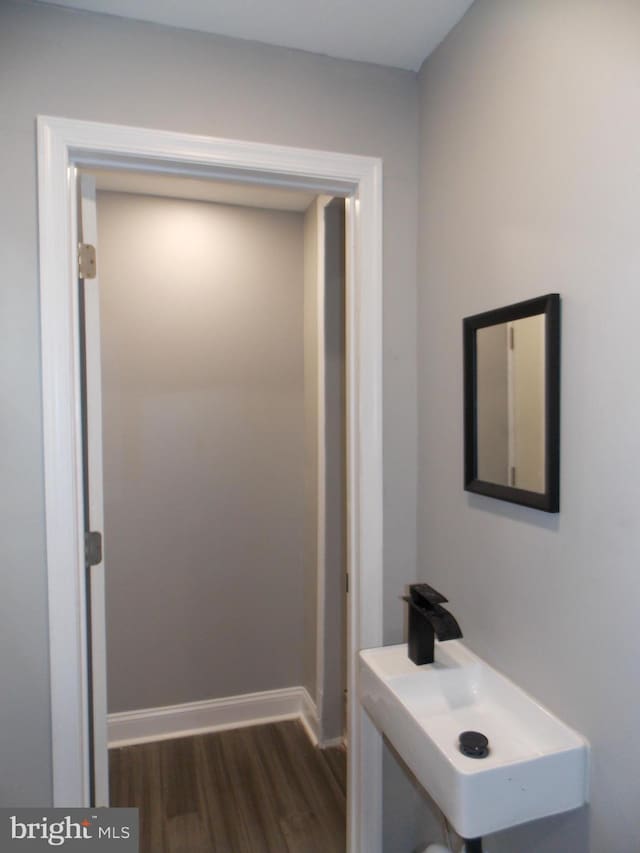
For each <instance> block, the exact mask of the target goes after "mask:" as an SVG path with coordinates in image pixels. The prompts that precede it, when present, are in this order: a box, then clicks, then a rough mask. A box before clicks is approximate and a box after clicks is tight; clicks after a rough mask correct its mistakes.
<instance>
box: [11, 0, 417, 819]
mask: <svg viewBox="0 0 640 853" xmlns="http://www.w3.org/2000/svg"><path fill="white" fill-rule="evenodd" d="M417 103H418V86H417V81H416V77H415V75H413V74H411V73H409V72H402V71H395V70H392V69H387V68H379V67H376V66H371V65H365V64H361V63H352V62H341V61H336V60H332V59H328V58H326V57H321V56H314V55H310V54H306V53H303V52H299V51H290V50H284V49H278V48H270V47H264V46H261V45H257V44H253V43H249V42H240V41H234V40H231V39H224V38H217V37H214V36H209V35H204V34H199V33H194V32H188V31H177V30H171V29H168V28H163V27H159V26H154V25H151V24H144V23H137V22H132V21H125V20H120V19H118V18H115V17H106V16H99V15H92V14H83V13H77V12H71V11H66V10H61V9H57V8H54V7H45V6H37V5H31V4H28V3H12V2H8V0H3V2H2V3H1V4H0V144H1V145H2V151H3V155H4V156H3V158H2V161H1V162H2V165H1V166H0V169H2V174H1V176H0V177H1V180H2V187H3V192H2V196H1V198H0V235H2V236H1V237H0V246H1V253H2V270H3V276H2V291H1V292H2V303H1V306H0V307H1V310H0V387H1V388H2V395H3V400H4V401H5V410H6V412H7V416H6V417H4V418H3V419H2V427H1V429H2V434H1V438H2V441H1V443H0V446H1V447H2V483H3V489H2V512H0V564H1V565H2V567H3V584H4V586H3V595H2V598H1V600H0V626H1V627H0V631H1V632H2V634H1V639H2V642H1V643H0V648H1V649H2V652H1V653H0V654H1V655H2V657H1V660H2V663H1V671H2V685H3V695H4V696H5V697H8V698H6V701H3V702H2V703H0V760H1V763H2V767H3V769H4V772H3V774H2V778H1V779H0V802H2V803H3V804H8V805H10V804H21V805H40V804H46V803H48V802H49V801H50V797H51V771H50V728H49V727H50V722H49V676H48V665H49V662H48V636H47V602H46V567H45V556H44V555H45V550H44V496H43V461H42V414H41V405H40V364H39V359H40V350H39V307H38V261H37V222H36V152H35V123H34V119H35V116H36V115H37V114H38V113H46V114H53V115H60V116H67V117H72V118H82V119H92V120H96V121H106V122H116V123H124V124H132V125H142V126H146V127H159V128H163V129H169V130H177V131H184V132H191V133H204V134H211V135H217V136H225V137H231V138H240V139H249V140H259V141H263V142H272V143H281V144H284V145H298V146H305V147H309V148H320V149H329V150H335V151H344V152H351V153H357V154H368V155H375V156H380V157H382V158H383V160H384V219H385V223H386V224H385V228H384V245H383V251H384V400H383V404H384V437H383V438H384V478H385V479H384V486H385V528H384V538H385V546H384V547H385V552H384V556H385V579H384V580H385V638H386V640H387V641H388V642H390V641H397V640H399V639H400V637H401V633H402V615H401V607H400V603H399V602H398V600H397V596H398V592H399V590H400V588H401V586H402V584H404V583H406V582H408V581H410V580H412V579H413V578H414V577H415V541H416V536H415V524H416V515H415V499H416V466H415V459H416V359H415V349H416V334H415V327H416V318H415V286H416V250H415V246H416V221H417V198H418V188H417V180H416V176H417V162H418V111H417Z"/></svg>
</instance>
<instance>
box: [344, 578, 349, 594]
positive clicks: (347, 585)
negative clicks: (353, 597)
mask: <svg viewBox="0 0 640 853" xmlns="http://www.w3.org/2000/svg"><path fill="white" fill-rule="evenodd" d="M345 579H346V587H347V595H348V594H349V575H348V574H346V575H345Z"/></svg>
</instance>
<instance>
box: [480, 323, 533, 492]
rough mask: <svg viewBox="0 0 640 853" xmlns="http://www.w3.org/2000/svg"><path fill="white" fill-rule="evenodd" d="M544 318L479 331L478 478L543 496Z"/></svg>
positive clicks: (499, 325) (500, 324) (504, 324)
mask: <svg viewBox="0 0 640 853" xmlns="http://www.w3.org/2000/svg"><path fill="white" fill-rule="evenodd" d="M544 320H545V317H544V314H536V315H535V316H533V317H524V318H523V319H521V320H514V321H513V322H511V323H499V324H498V325H495V326H487V327H486V328H484V329H478V331H477V333H476V347H477V351H476V358H477V383H478V413H477V417H478V478H479V479H480V480H488V481H489V482H491V483H500V484H502V485H503V486H516V487H518V488H519V489H528V490H529V491H531V492H544V489H545V470H544V468H545V466H544V423H545V399H544V398H545V393H544V392H545V379H544V366H545V365H544V361H545V359H544V354H545V322H544Z"/></svg>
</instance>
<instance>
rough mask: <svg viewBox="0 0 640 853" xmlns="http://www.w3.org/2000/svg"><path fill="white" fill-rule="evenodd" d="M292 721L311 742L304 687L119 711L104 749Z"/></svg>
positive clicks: (310, 711)
mask: <svg viewBox="0 0 640 853" xmlns="http://www.w3.org/2000/svg"><path fill="white" fill-rule="evenodd" d="M295 719H300V720H301V721H302V723H303V725H304V728H305V730H306V732H307V734H308V735H309V737H310V739H311V741H312V742H313V743H314V744H317V737H316V734H315V733H316V732H317V728H318V714H317V711H316V707H315V704H314V702H313V701H312V699H311V696H310V695H309V692H308V691H307V690H306V688H304V687H285V688H282V689H280V690H264V691H262V692H260V693H246V694H243V695H240V696H225V697H223V698H221V699H207V700H204V701H202V702H186V703H184V704H181V705H167V706H165V707H162V708H145V709H142V710H138V711H123V712H120V713H114V714H109V717H108V720H109V749H114V748H116V747H120V746H131V745H133V744H137V743H149V742H152V741H159V740H169V739H171V738H178V737H188V736H190V735H196V734H204V733H206V732H217V731H224V730H225V729H238V728H243V727H245V726H259V725H262V724H264V723H273V722H275V721H277V720H295Z"/></svg>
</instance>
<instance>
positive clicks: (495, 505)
mask: <svg viewBox="0 0 640 853" xmlns="http://www.w3.org/2000/svg"><path fill="white" fill-rule="evenodd" d="M466 498H467V506H468V507H469V509H471V510H480V511H482V512H487V513H489V514H491V515H499V516H502V517H503V518H508V519H510V520H511V521H519V522H520V523H521V524H527V525H529V526H531V525H533V526H534V527H539V528H541V529H542V530H549V531H551V532H552V533H555V532H557V531H558V530H559V529H560V516H559V515H549V513H546V512H539V511H538V510H534V511H532V510H531V509H529V507H526V506H518V505H517V504H511V503H507V502H506V501H500V500H496V499H495V498H488V497H485V496H484V495H472V494H467V495H466Z"/></svg>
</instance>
